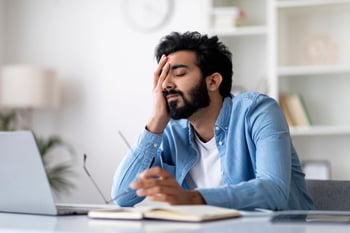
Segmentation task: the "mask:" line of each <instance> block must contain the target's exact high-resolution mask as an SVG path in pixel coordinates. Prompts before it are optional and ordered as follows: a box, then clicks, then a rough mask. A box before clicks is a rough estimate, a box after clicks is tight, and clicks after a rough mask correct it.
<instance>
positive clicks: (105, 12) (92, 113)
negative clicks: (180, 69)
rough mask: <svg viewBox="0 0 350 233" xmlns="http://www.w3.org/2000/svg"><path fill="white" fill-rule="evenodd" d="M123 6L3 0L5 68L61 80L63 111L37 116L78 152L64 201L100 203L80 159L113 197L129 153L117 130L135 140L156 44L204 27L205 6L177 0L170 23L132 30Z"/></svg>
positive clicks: (145, 112) (144, 114) (109, 1)
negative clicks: (27, 68) (53, 74)
mask: <svg viewBox="0 0 350 233" xmlns="http://www.w3.org/2000/svg"><path fill="white" fill-rule="evenodd" d="M121 1H122V0H118V1H115V0H74V1H71V0H30V1H22V0H5V5H4V6H5V8H6V9H5V12H6V13H5V19H4V22H5V32H4V34H2V35H3V40H4V47H3V48H4V51H3V59H4V63H30V64H37V65H44V66H48V67H52V68H54V69H56V70H57V71H58V74H59V77H60V79H61V80H62V81H63V86H64V93H63V104H62V106H61V108H60V109H59V110H56V111H53V112H50V111H46V112H35V113H34V115H33V128H34V130H35V131H36V132H37V133H38V134H41V135H51V134H59V135H60V136H61V137H62V138H63V139H64V140H65V141H67V142H69V143H70V144H72V145H73V146H74V147H75V149H76V151H77V154H78V158H77V159H76V160H77V161H76V164H75V166H76V172H77V173H78V176H77V177H76V178H75V183H76V185H77V188H76V189H75V190H74V192H73V193H72V194H71V195H68V196H63V197H61V198H60V201H63V202H78V203H102V201H101V198H100V197H99V195H98V192H97V191H96V190H95V188H94V187H93V185H92V184H91V182H90V181H89V180H88V178H87V177H86V175H85V174H84V173H83V169H82V156H83V153H87V154H88V156H89V157H88V167H89V169H90V170H91V173H92V174H93V176H94V178H95V180H96V182H97V183H98V184H99V185H100V186H101V189H102V191H103V193H104V194H105V196H107V197H109V193H110V186H111V182H112V176H113V173H114V170H115V168H116V167H117V165H118V163H119V162H120V160H121V158H122V157H123V155H124V154H125V153H126V152H127V150H128V148H127V147H126V145H125V144H124V142H123V141H122V140H121V138H120V137H119V135H118V130H121V131H122V132H123V133H124V135H125V136H126V137H127V138H128V140H129V141H131V142H133V141H135V140H136V138H137V136H138V134H139V132H140V130H141V129H142V128H143V127H144V125H145V123H146V121H147V119H148V116H149V114H150V111H151V101H152V99H151V88H152V87H151V83H152V73H153V69H154V68H155V61H154V58H153V51H154V47H155V45H156V44H157V43H158V41H159V39H160V37H161V36H163V35H164V34H167V33H168V32H170V31H174V30H178V31H185V30H199V31H203V28H205V26H204V25H205V20H204V18H205V16H206V12H205V9H206V8H205V2H206V1H202V0H180V1H175V5H176V7H175V9H174V11H175V14H174V16H173V17H172V18H171V20H170V23H169V24H168V25H167V26H166V27H165V28H163V29H161V30H159V31H156V32H153V33H141V32H137V31H135V30H134V29H132V28H130V27H129V26H128V24H127V23H126V22H125V19H124V18H123V15H122V12H121ZM0 6H1V5H0ZM0 10H1V7H0ZM0 38H1V36H0ZM0 41H1V40H0ZM0 54H1V51H0Z"/></svg>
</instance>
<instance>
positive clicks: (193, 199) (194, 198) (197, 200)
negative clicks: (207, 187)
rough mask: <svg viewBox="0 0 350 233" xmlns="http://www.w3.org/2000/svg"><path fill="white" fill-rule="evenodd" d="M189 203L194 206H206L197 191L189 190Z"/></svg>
mask: <svg viewBox="0 0 350 233" xmlns="http://www.w3.org/2000/svg"><path fill="white" fill-rule="evenodd" d="M189 201H190V203H191V204H195V205H204V204H206V202H205V200H204V198H203V196H202V194H201V193H200V192H199V191H197V190H190V191H189Z"/></svg>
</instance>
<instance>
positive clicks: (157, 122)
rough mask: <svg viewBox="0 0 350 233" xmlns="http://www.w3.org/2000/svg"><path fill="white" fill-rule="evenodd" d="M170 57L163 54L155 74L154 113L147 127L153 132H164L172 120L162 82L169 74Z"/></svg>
mask: <svg viewBox="0 0 350 233" xmlns="http://www.w3.org/2000/svg"><path fill="white" fill-rule="evenodd" d="M167 61H168V57H167V56H165V55H163V56H162V58H161V59H160V61H159V64H158V66H157V68H156V70H155V71H154V75H153V91H152V93H153V99H154V103H153V115H152V117H151V119H150V120H149V122H148V123H147V129H148V130H149V131H150V132H152V133H161V132H163V130H164V128H165V126H166V125H167V123H168V122H169V120H170V116H169V113H168V107H167V101H166V99H165V98H164V96H163V87H162V84H163V82H164V80H165V79H166V78H167V76H168V74H169V69H170V64H169V63H167Z"/></svg>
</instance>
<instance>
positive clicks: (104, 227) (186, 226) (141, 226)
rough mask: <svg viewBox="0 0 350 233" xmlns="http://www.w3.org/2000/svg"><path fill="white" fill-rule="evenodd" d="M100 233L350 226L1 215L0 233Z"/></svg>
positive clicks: (318, 232)
mask: <svg viewBox="0 0 350 233" xmlns="http://www.w3.org/2000/svg"><path fill="white" fill-rule="evenodd" d="M5 232H6V233H17V232H30V233H32V232H41V233H46V232H71V233H73V232H84V233H89V232H98V233H102V232H103V233H109V232H113V233H116V232H117V233H148V232H149V233H157V232H159V233H165V232H166V233H171V232H176V233H186V232H192V233H194V232H198V233H215V232H218V233H226V232H234V233H241V232H244V233H256V232H269V233H281V232H283V233H322V232H337V233H343V232H344V233H345V232H346V233H348V232H350V225H349V224H310V223H278V224H275V223H271V222H270V217H268V216H264V217H261V216H260V217H241V218H237V219H229V220H220V221H213V222H206V223H180V222H166V221H153V220H143V221H134V220H129V221H117V220H93V219H89V218H88V217H87V216H84V215H81V216H61V217H51V216H38V215H24V214H5V213H0V233H5Z"/></svg>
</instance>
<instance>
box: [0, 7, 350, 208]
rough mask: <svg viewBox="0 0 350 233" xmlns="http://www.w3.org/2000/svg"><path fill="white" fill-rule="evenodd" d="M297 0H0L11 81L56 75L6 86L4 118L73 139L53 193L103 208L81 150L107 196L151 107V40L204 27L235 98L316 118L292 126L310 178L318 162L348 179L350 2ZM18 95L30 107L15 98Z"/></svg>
mask: <svg viewBox="0 0 350 233" xmlns="http://www.w3.org/2000/svg"><path fill="white" fill-rule="evenodd" d="M300 2H301V1H296V0H295V1H283V0H280V1H275V0H244V1H243V0H241V1H239V0H186V1H185V0H176V1H175V0H162V1H160V0H158V1H155V0H98V1H97V0H74V1H70V0H30V1H25V0H0V65H1V66H2V67H3V72H2V75H3V79H4V80H5V77H10V80H15V77H17V78H18V77H19V76H21V75H18V74H23V73H25V74H24V76H28V77H32V76H35V77H37V76H38V75H37V74H38V73H39V74H40V75H41V76H43V77H47V76H54V77H55V78H54V80H55V81H52V82H51V81H50V82H46V80H48V79H44V78H43V80H45V81H43V80H41V79H40V80H38V81H35V82H34V81H32V82H29V81H28V80H27V81H28V82H25V83H24V81H18V82H17V87H15V88H14V91H12V89H10V86H11V85H10V84H7V82H8V81H7V82H5V81H3V83H0V87H1V86H2V88H3V89H2V93H3V95H2V100H0V102H1V101H2V105H0V113H2V114H3V116H6V114H11V113H12V110H15V115H16V118H17V123H16V124H15V125H14V126H12V128H16V129H19V128H27V129H32V130H33V131H34V132H35V134H36V135H38V137H43V138H46V139H47V138H51V137H52V136H57V137H58V138H59V139H60V140H62V141H61V142H64V143H63V144H64V145H65V146H67V145H68V147H69V150H66V149H63V148H56V149H55V150H54V151H53V152H52V153H55V154H60V155H62V156H54V158H53V160H54V162H55V161H56V162H60V161H68V162H69V165H70V166H71V169H72V170H73V173H72V174H70V173H69V177H68V178H69V180H70V181H71V182H72V183H73V184H74V186H75V187H74V188H73V189H70V190H69V192H61V193H60V194H59V195H57V199H58V200H59V201H60V202H68V203H103V199H102V198H101V196H100V195H99V193H98V191H97V190H96V189H95V187H94V186H93V184H92V182H91V181H90V180H89V177H88V176H87V175H86V174H85V173H84V170H83V154H84V153H86V154H87V156H88V157H87V158H88V159H87V164H86V165H87V167H88V169H89V171H90V173H91V175H92V176H93V178H94V179H95V181H96V183H97V184H98V185H99V186H100V188H101V191H102V193H103V194H104V196H106V198H107V199H109V198H110V191H111V184H112V177H113V174H114V171H115V169H116V167H117V166H118V164H119V162H120V161H121V159H122V157H123V155H125V153H126V152H127V151H128V149H129V148H128V145H127V143H125V141H124V140H123V138H122V137H121V135H120V132H121V133H122V135H123V136H124V137H125V138H126V140H127V141H128V142H129V143H130V144H133V143H134V142H135V140H136V139H137V137H138V135H139V133H140V131H141V130H142V129H143V128H144V126H145V123H146V122H147V120H148V117H149V115H150V113H151V110H152V109H151V106H152V98H151V91H152V76H153V71H154V69H155V67H156V62H155V59H154V55H153V54H154V48H155V46H156V45H157V43H158V42H159V40H160V38H161V37H162V36H164V35H165V34H168V33H170V32H171V31H180V32H184V31H188V30H190V31H191V30H196V31H200V32H204V33H208V34H217V35H219V37H220V38H221V39H222V40H223V41H224V42H225V43H226V44H228V45H229V46H230V48H231V49H232V52H233V62H234V68H235V76H234V86H233V87H232V92H233V93H239V92H242V91H246V90H256V91H260V92H263V93H266V94H268V95H271V96H272V97H274V98H275V99H276V100H279V96H280V94H285V93H287V94H291V93H293V94H294V93H297V94H299V95H302V96H303V97H304V102H305V104H306V106H307V108H308V112H307V114H308V117H309V118H311V119H309V120H310V121H309V122H307V123H306V125H291V132H292V135H293V140H294V141H295V144H296V147H297V150H298V151H299V154H300V157H301V158H302V161H303V162H304V163H305V165H307V169H311V170H310V177H313V176H314V175H315V172H314V170H313V169H316V178H320V179H349V178H350V175H349V173H348V172H347V168H348V164H349V158H348V157H349V156H350V154H349V143H348V142H349V139H350V138H349V135H350V127H349V125H350V110H349V107H348V104H347V103H348V101H349V100H350V96H349V93H350V92H349V86H350V85H349V84H350V83H349V82H350V81H349V80H350V79H349V74H350V68H349V67H350V66H349V65H350V59H349V54H350V45H349V44H348V41H349V40H348V39H349V37H350V36H349V32H348V26H349V25H347V24H349V22H350V20H349V15H350V14H349V12H350V1H309V0H308V1H304V3H300ZM312 2H316V4H315V3H312ZM324 2H326V4H324ZM10 68H14V70H12V71H11V69H10ZM8 70H10V71H8ZM5 71H7V72H5ZM49 71H50V72H52V73H50V72H49ZM48 73H50V75H48ZM33 74H35V75H33ZM40 75H39V76H40ZM22 76H23V75H22ZM330 77H332V78H330ZM31 80H34V79H31ZM8 86H9V87H8ZM38 86H40V87H41V89H40V88H39V89H37V88H38ZM5 87H6V88H5ZM12 87H13V86H12ZM20 87H21V89H19V88H20ZM10 90H11V91H10ZM28 90H34V91H33V92H34V93H35V94H38V93H39V92H40V91H43V90H44V92H45V93H44V94H43V95H40V96H39V97H38V98H39V99H40V101H41V102H40V101H39V104H36V103H33V101H29V102H27V101H26V100H28V99H30V100H33V99H34V97H33V98H32V97H28V96H31V95H32V94H28V95H25V94H24V93H25V92H26V91H28ZM48 90H49V91H48ZM17 92H18V93H19V94H17ZM5 93H7V94H6V95H8V96H9V97H6V96H5ZM22 95H23V96H22ZM17 97H18V98H19V97H21V98H22V99H23V100H18V101H22V102H20V103H21V104H22V105H21V104H19V103H18V105H16V103H13V102H11V101H12V100H14V99H16V98H17ZM6 98H8V99H6ZM51 98H52V100H51ZM19 99H20V98H19ZM49 100H50V101H49ZM23 101H24V102H23ZM345 103H346V104H345ZM66 148H67V147H66ZM304 163H303V164H304ZM305 169H306V167H305ZM312 175H313V176H312ZM317 176H319V177H317Z"/></svg>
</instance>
